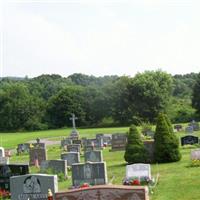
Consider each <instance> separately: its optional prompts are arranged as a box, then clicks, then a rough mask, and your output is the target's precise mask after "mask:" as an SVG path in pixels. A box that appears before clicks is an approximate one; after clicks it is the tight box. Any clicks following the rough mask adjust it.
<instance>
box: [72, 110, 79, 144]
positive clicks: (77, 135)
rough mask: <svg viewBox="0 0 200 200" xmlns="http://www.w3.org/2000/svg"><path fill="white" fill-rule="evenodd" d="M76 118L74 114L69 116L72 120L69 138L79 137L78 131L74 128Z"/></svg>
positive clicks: (75, 138)
mask: <svg viewBox="0 0 200 200" xmlns="http://www.w3.org/2000/svg"><path fill="white" fill-rule="evenodd" d="M76 119H78V118H77V117H76V116H75V114H72V117H71V118H70V120H72V127H73V129H72V132H71V133H70V138H71V139H74V140H78V139H79V132H78V131H77V130H76V123H75V121H76Z"/></svg>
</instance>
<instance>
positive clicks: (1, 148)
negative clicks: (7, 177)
mask: <svg viewBox="0 0 200 200" xmlns="http://www.w3.org/2000/svg"><path fill="white" fill-rule="evenodd" d="M0 157H5V150H4V148H3V147H0Z"/></svg>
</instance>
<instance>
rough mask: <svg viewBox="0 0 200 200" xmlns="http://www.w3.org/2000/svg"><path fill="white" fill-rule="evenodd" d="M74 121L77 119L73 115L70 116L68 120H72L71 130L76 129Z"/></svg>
mask: <svg viewBox="0 0 200 200" xmlns="http://www.w3.org/2000/svg"><path fill="white" fill-rule="evenodd" d="M76 119H78V118H77V117H76V116H75V114H72V117H71V118H70V120H72V126H73V129H76V124H75V121H76Z"/></svg>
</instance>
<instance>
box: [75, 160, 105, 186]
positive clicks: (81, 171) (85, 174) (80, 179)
mask: <svg viewBox="0 0 200 200" xmlns="http://www.w3.org/2000/svg"><path fill="white" fill-rule="evenodd" d="M72 183H73V186H79V185H81V184H82V183H88V184H90V185H104V184H107V171H106V163H104V162H95V163H91V162H87V163H85V164H73V165H72Z"/></svg>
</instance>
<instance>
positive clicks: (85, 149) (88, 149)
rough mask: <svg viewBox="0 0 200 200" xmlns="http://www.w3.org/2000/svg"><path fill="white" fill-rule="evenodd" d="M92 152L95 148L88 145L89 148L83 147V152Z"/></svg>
mask: <svg viewBox="0 0 200 200" xmlns="http://www.w3.org/2000/svg"><path fill="white" fill-rule="evenodd" d="M94 150H96V149H95V147H94V146H92V145H90V146H85V147H84V151H85V152H86V151H94Z"/></svg>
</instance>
